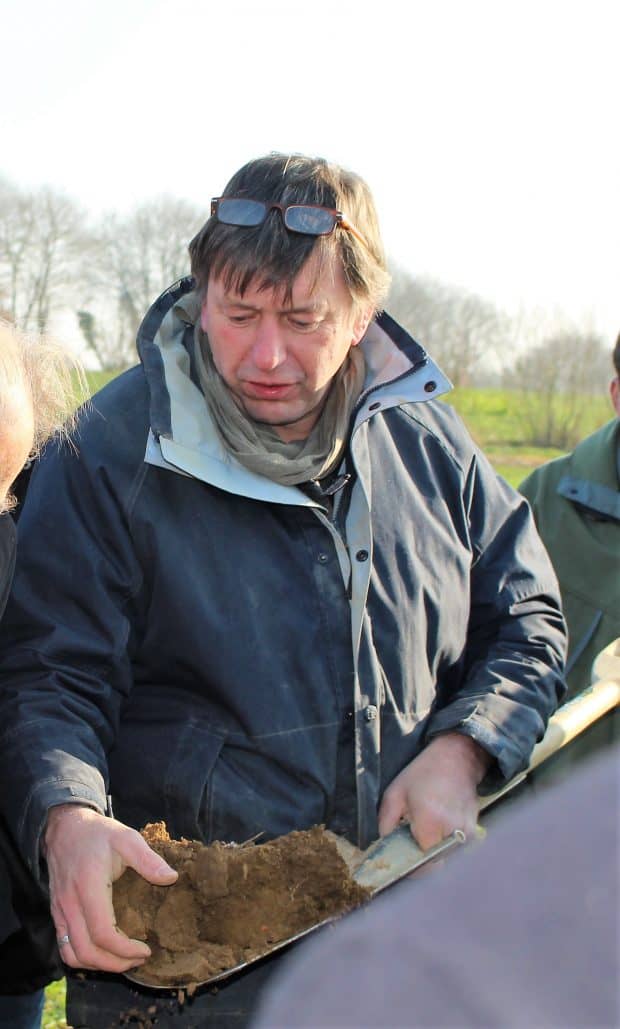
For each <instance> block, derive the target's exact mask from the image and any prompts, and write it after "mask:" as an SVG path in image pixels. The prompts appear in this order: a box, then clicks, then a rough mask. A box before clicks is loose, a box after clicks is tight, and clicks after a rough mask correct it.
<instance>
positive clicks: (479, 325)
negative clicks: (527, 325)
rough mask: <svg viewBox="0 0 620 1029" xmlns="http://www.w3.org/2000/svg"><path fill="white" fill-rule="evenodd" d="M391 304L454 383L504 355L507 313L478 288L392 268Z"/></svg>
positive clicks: (460, 383) (469, 377)
mask: <svg viewBox="0 0 620 1029" xmlns="http://www.w3.org/2000/svg"><path fill="white" fill-rule="evenodd" d="M386 309H387V310H388V311H389V312H390V314H392V315H393V316H394V317H395V318H397V319H398V321H400V322H401V324H402V325H404V327H405V328H406V329H408V330H409V331H410V332H411V333H412V335H413V336H414V337H415V338H416V339H417V340H418V341H419V342H420V343H421V344H422V345H423V346H424V347H425V349H426V350H428V351H429V352H430V353H431V354H432V356H433V357H434V358H435V360H436V361H437V362H438V363H439V364H440V365H441V367H442V369H443V371H445V373H446V374H447V375H448V376H449V378H450V379H451V380H452V382H453V383H454V385H455V386H463V385H466V384H467V383H469V382H471V381H473V379H474V376H475V374H476V373H478V372H479V371H480V370H481V369H482V368H483V367H484V365H485V363H488V362H489V361H499V360H500V359H501V356H502V354H503V351H504V348H505V345H506V339H507V319H506V317H505V316H504V315H503V314H502V313H501V312H500V311H499V310H498V309H497V308H496V307H495V306H494V305H493V304H492V303H490V302H489V301H487V300H484V299H483V298H482V297H479V296H478V295H477V294H475V293H470V292H467V291H466V290H462V289H459V288H458V287H456V286H450V285H448V284H446V283H442V282H438V281H437V280H435V279H429V278H419V279H415V278H413V277H412V276H411V275H410V274H409V273H408V272H406V271H404V270H403V269H402V268H397V267H396V268H393V269H392V286H391V289H390V294H389V297H388V300H387V303H386Z"/></svg>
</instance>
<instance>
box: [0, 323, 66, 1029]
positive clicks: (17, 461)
mask: <svg viewBox="0 0 620 1029" xmlns="http://www.w3.org/2000/svg"><path fill="white" fill-rule="evenodd" d="M72 367H73V364H72V362H71V361H70V359H69V357H68V355H67V354H66V353H64V352H63V351H62V350H61V349H60V348H58V347H56V346H54V345H52V344H51V343H48V342H44V341H33V340H27V339H26V338H24V337H22V336H21V335H19V334H18V333H16V332H15V331H14V330H13V329H12V328H11V327H10V326H9V325H8V324H6V323H5V322H2V321H0V618H1V617H2V614H3V612H4V609H5V605H6V600H7V596H8V593H9V589H10V585H11V580H12V577H13V568H14V564H15V550H16V527H15V523H14V520H13V518H12V516H11V514H10V513H9V512H10V511H12V512H13V513H14V511H15V507H16V500H15V497H14V496H12V495H11V492H10V491H11V490H12V489H13V486H14V483H15V480H16V479H17V478H18V475H19V473H20V472H21V471H22V468H23V467H24V465H25V464H26V461H27V459H28V457H29V456H31V455H32V454H33V453H36V452H37V450H39V449H40V447H41V446H42V444H43V442H44V441H45V440H46V439H48V438H49V437H50V436H51V435H54V434H56V435H59V434H61V433H63V432H66V431H67V429H66V428H65V429H63V428H62V426H63V422H64V421H65V419H66V418H67V417H68V416H69V413H70V411H71V408H72V400H73V399H74V389H73V386H72V382H71V369H72ZM75 370H76V372H77V371H78V370H77V366H76V367H75ZM78 379H79V372H78ZM8 788H10V787H9V786H8V784H6V783H5V782H4V781H2V782H1V783H0V793H2V791H4V790H5V789H8ZM24 918H26V919H27V921H28V925H27V927H24V926H22V924H21V922H22V920H23V919H24ZM53 940H54V936H53V927H52V925H51V922H50V919H49V913H48V911H47V905H46V904H45V898H44V897H43V896H42V895H41V893H40V891H39V890H38V889H37V888H36V887H35V884H34V882H33V880H32V878H31V877H30V875H29V873H28V871H27V869H26V868H25V866H24V865H23V863H22V861H21V860H20V857H19V855H18V854H17V853H16V850H15V846H14V843H13V841H12V839H11V837H10V835H9V834H8V833H7V831H6V827H5V825H4V822H3V821H2V819H1V818H0V1027H4V1026H6V1027H7V1029H32V1027H35V1026H39V1025H40V1022H41V1011H42V1008H43V989H42V987H43V985H45V984H46V983H48V982H50V981H51V979H53V978H59V977H60V976H61V975H62V971H61V967H62V966H61V965H60V962H59V961H58V958H57V955H54V954H53V953H52V954H49V949H50V942H51V943H52V944H53Z"/></svg>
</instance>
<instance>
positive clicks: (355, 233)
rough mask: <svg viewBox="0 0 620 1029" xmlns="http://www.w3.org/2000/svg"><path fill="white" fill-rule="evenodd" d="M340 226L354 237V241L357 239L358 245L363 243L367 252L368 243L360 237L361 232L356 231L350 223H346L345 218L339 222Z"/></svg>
mask: <svg viewBox="0 0 620 1029" xmlns="http://www.w3.org/2000/svg"><path fill="white" fill-rule="evenodd" d="M340 224H341V225H342V228H343V229H347V230H348V231H349V232H351V233H352V234H353V235H354V236H355V238H356V239H359V241H360V243H363V244H364V246H365V247H366V249H367V250H368V243H367V242H366V240H365V239H364V237H363V236H362V234H361V232H358V231H357V229H356V228H355V225H353V224H352V223H351V222H349V221H347V219H346V218H343V219H342V221H341V222H340Z"/></svg>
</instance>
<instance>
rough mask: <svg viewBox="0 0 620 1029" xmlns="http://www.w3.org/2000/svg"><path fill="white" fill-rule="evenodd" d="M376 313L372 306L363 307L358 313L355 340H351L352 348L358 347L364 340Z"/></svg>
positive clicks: (354, 328) (354, 325)
mask: <svg viewBox="0 0 620 1029" xmlns="http://www.w3.org/2000/svg"><path fill="white" fill-rule="evenodd" d="M374 313H375V311H374V308H373V307H371V306H368V307H361V308H360V309H359V310H358V311H357V313H356V315H355V318H354V321H353V333H352V334H353V339H352V340H351V346H353V347H356V346H357V344H358V343H360V342H361V340H362V339H363V338H364V335H365V333H366V329H367V328H368V326H369V325H370V323H371V321H372V319H373V316H374Z"/></svg>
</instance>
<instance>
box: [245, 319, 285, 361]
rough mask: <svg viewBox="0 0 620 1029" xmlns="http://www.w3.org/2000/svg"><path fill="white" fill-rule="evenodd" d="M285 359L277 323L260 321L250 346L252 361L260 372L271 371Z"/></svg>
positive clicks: (281, 337)
mask: <svg viewBox="0 0 620 1029" xmlns="http://www.w3.org/2000/svg"><path fill="white" fill-rule="evenodd" d="M285 359H286V345H285V343H284V339H283V336H282V330H281V328H280V326H279V325H278V324H277V322H274V321H271V320H267V319H264V320H261V323H260V324H259V326H258V328H257V330H256V335H255V336H254V342H253V344H252V360H253V361H254V364H255V365H256V367H257V368H260V369H261V370H262V371H273V369H274V368H277V367H278V366H279V365H281V364H282V363H283V361H284V360H285Z"/></svg>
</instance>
